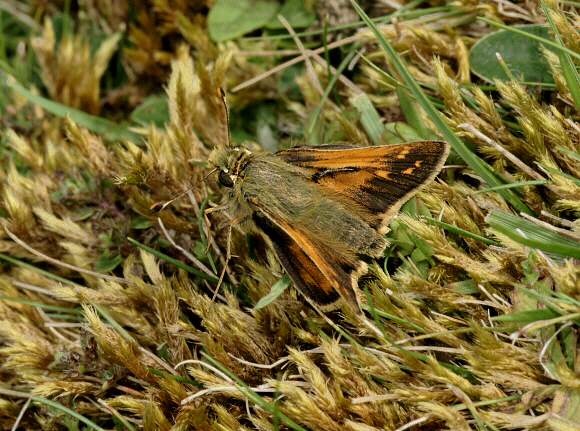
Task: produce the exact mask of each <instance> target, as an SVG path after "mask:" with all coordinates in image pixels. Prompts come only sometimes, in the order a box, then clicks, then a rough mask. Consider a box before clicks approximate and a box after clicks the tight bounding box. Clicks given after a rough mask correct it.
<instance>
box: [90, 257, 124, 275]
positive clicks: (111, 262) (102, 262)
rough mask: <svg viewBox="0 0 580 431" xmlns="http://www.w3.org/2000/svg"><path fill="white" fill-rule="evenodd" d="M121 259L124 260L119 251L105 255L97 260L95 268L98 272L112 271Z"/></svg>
mask: <svg viewBox="0 0 580 431" xmlns="http://www.w3.org/2000/svg"><path fill="white" fill-rule="evenodd" d="M121 260H122V258H121V255H120V254H118V253H117V254H114V255H113V256H110V257H105V256H103V257H101V258H100V259H99V260H98V261H97V263H96V265H95V269H96V270H97V272H109V271H112V270H113V269H115V268H116V267H117V266H118V265H119V264H120V263H121Z"/></svg>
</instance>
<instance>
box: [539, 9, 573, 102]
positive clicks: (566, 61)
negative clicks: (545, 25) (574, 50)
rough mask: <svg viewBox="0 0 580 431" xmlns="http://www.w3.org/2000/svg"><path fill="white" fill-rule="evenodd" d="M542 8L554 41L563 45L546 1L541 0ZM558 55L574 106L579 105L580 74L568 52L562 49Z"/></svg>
mask: <svg viewBox="0 0 580 431" xmlns="http://www.w3.org/2000/svg"><path fill="white" fill-rule="evenodd" d="M541 4H542V9H543V11H544V15H545V16H546V18H547V19H548V22H549V23H550V27H551V28H552V31H553V32H554V35H555V36H556V42H557V43H558V44H559V45H560V46H562V47H564V46H565V45H564V41H563V40H562V36H560V32H559V31H558V27H556V24H555V23H554V19H553V18H552V15H551V14H550V11H549V10H548V7H547V6H546V2H545V1H544V0H541ZM558 57H559V58H560V67H561V68H562V74H563V75H564V79H566V84H568V91H570V94H571V95H572V99H574V103H576V108H578V107H580V76H578V71H577V70H576V66H575V65H574V63H573V62H572V58H571V57H570V54H568V53H567V52H564V51H558Z"/></svg>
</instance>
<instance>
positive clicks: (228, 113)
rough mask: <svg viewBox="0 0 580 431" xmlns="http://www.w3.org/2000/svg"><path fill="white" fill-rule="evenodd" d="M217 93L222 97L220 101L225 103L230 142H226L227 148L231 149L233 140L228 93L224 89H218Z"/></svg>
mask: <svg viewBox="0 0 580 431" xmlns="http://www.w3.org/2000/svg"><path fill="white" fill-rule="evenodd" d="M217 93H218V95H219V96H220V99H222V103H223V105H224V109H225V111H226V128H227V130H228V141H227V142H226V146H227V147H231V146H232V138H231V135H230V111H229V110H228V102H227V100H226V92H225V91H224V89H223V88H221V87H218V89H217Z"/></svg>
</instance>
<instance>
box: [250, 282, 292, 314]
mask: <svg viewBox="0 0 580 431" xmlns="http://www.w3.org/2000/svg"><path fill="white" fill-rule="evenodd" d="M291 284H292V279H291V278H290V277H289V276H288V274H284V276H283V277H282V278H281V279H280V280H278V281H277V282H276V283H274V285H273V286H272V288H271V289H270V293H268V294H267V295H266V296H264V297H263V298H262V299H260V300H259V301H258V303H257V304H256V306H255V307H254V310H259V309H260V308H264V307H265V306H266V305H269V304H271V303H272V302H274V301H275V300H276V298H278V297H279V296H280V295H282V292H284V291H285V290H286V289H287V288H288V287H289V286H290V285H291Z"/></svg>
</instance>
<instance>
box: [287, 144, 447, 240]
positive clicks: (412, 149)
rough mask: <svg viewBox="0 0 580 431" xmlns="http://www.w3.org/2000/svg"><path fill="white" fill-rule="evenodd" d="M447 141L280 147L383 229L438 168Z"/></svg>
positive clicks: (290, 157)
mask: <svg viewBox="0 0 580 431" xmlns="http://www.w3.org/2000/svg"><path fill="white" fill-rule="evenodd" d="M448 154H449V145H448V144H447V143H446V142H443V141H419V142H413V143H407V144H399V145H388V146H378V147H351V148H342V147H338V148H337V146H334V145H330V146H320V147H308V148H296V149H290V150H285V151H279V152H277V153H276V155H277V156H279V157H281V158H283V159H284V160H285V161H286V162H288V163H290V164H293V165H296V166H300V167H302V168H305V169H306V170H307V171H309V172H310V173H311V177H310V178H311V180H312V181H313V182H315V183H317V184H319V185H320V186H322V187H326V188H328V189H330V190H332V191H333V192H334V193H337V194H339V195H341V196H343V197H346V198H347V199H349V200H352V201H353V202H355V203H356V204H358V205H359V207H360V208H362V209H363V210H364V213H365V214H364V215H362V217H363V219H364V220H365V221H366V222H367V223H368V224H369V225H370V226H371V227H373V228H375V229H377V230H378V231H379V232H380V233H385V232H387V231H388V225H389V223H390V221H391V219H392V218H393V216H394V215H395V214H396V213H397V212H398V211H399V209H400V208H401V206H402V205H403V204H404V203H405V202H406V201H407V200H409V199H410V198H411V197H412V196H413V195H415V194H416V193H417V192H419V191H420V190H421V189H422V188H423V187H425V186H426V185H427V184H429V183H430V182H431V181H432V180H433V179H434V178H435V177H436V176H437V174H438V173H439V171H440V170H441V168H442V167H443V164H444V163H445V160H446V159H447V156H448Z"/></svg>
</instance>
